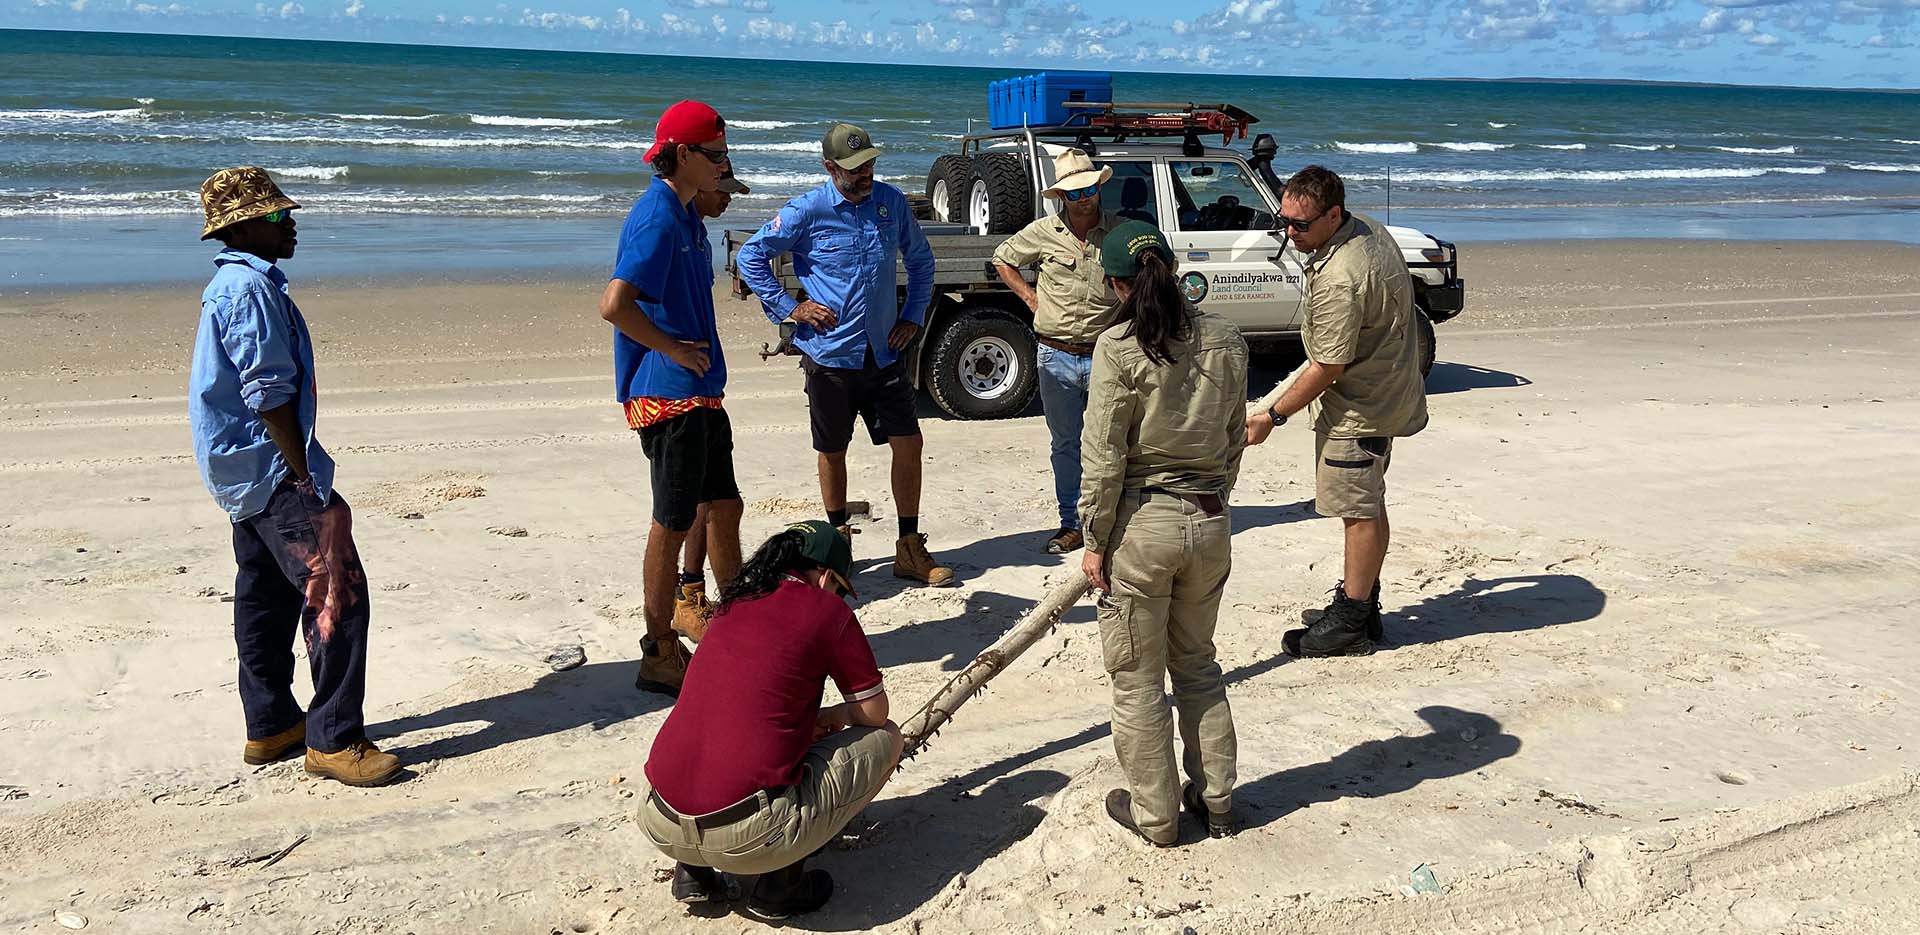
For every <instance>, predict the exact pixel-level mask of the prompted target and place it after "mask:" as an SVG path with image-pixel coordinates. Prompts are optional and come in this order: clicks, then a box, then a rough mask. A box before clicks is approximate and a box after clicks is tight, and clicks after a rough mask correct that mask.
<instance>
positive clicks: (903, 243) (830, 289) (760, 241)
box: [737, 181, 934, 370]
mask: <svg viewBox="0 0 1920 935" xmlns="http://www.w3.org/2000/svg"><path fill="white" fill-rule="evenodd" d="M782 253H791V254H793V271H794V274H795V275H796V276H798V277H799V279H800V285H801V286H802V287H804V288H805V289H806V290H807V297H808V298H810V299H812V300H813V301H815V302H818V303H820V304H821V305H824V306H826V307H827V308H830V309H832V310H833V313H834V315H835V316H836V317H837V318H838V319H839V321H838V322H837V323H836V324H835V325H834V326H833V327H832V328H831V329H829V330H827V331H825V332H816V331H815V330H814V329H813V328H811V327H809V326H807V325H801V326H799V328H798V329H797V330H796V331H795V332H794V336H793V343H794V346H796V347H798V348H800V350H801V352H802V353H804V354H806V355H807V356H808V357H810V358H812V359H813V360H814V361H815V362H816V363H819V364H822V365H825V366H828V367H837V368H841V369H845V370H859V369H861V368H862V367H863V366H865V364H866V360H867V354H868V352H869V351H871V352H872V354H873V361H874V363H875V364H877V365H878V366H881V367H885V366H887V365H888V364H891V363H893V362H894V360H895V359H896V358H898V357H899V356H900V355H899V354H898V353H896V352H895V351H894V349H893V348H891V347H888V346H887V336H888V335H889V334H891V333H892V331H893V326H894V325H895V324H897V323H899V322H902V321H910V322H913V323H914V324H916V325H920V324H924V323H925V322H926V320H927V305H928V303H930V302H932V301H933V269H934V267H933V248H932V247H929V246H928V245H927V238H926V235H924V234H922V233H921V232H920V222H919V221H916V220H914V219H913V209H912V208H911V207H910V206H908V204H907V196H906V195H904V194H902V193H901V191H900V189H897V188H895V187H893V186H891V185H888V184H887V183H885V182H875V183H873V194H871V195H868V196H867V198H866V200H865V201H862V202H860V203H859V204H854V203H853V202H850V201H848V200H847V198H846V196H845V195H842V194H840V190H839V189H838V188H835V187H834V184H833V183H832V182H831V181H829V182H827V183H826V184H825V185H822V186H820V187H819V188H816V189H814V190H813V191H810V192H807V193H806V194H804V195H801V196H800V197H798V198H795V199H793V200H792V201H789V202H787V206H786V207H784V208H782V209H780V213H779V214H777V215H775V216H774V218H773V220H771V221H768V222H767V223H766V226H765V227H762V228H760V232H759V233H757V234H754V235H753V238H752V239H751V240H748V241H747V242H746V244H745V245H743V246H742V247H741V248H740V253H739V256H738V257H737V262H738V264H739V267H740V278H741V279H743V280H745V281H746V283H747V286H748V287H749V288H751V289H752V290H753V292H754V294H755V295H757V296H759V297H760V304H761V307H762V308H763V309H765V310H766V313H767V317H768V318H771V319H773V321H774V322H775V323H779V322H782V321H785V320H787V318H788V317H790V316H792V315H793V310H794V308H795V306H797V305H799V304H800V303H799V302H798V301H796V300H795V299H794V297H793V296H792V295H790V294H788V292H787V290H786V287H785V286H782V285H781V284H780V277H778V276H776V275H774V273H773V259H774V257H777V256H779V255H780V254H782ZM901 258H905V260H906V267H907V299H906V304H905V305H904V306H902V305H901V304H900V303H899V288H900V287H899V284H898V279H897V276H896V273H895V270H897V269H898V268H899V263H900V260H901Z"/></svg>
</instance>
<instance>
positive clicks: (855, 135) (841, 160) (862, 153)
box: [820, 123, 880, 170]
mask: <svg viewBox="0 0 1920 935" xmlns="http://www.w3.org/2000/svg"><path fill="white" fill-rule="evenodd" d="M820 154H821V155H822V156H825V157H827V158H828V159H831V160H833V163H834V165H837V166H839V167H840V168H842V169H847V170H853V169H858V168H860V167H861V166H864V165H866V164H867V163H869V162H872V161H873V160H875V159H876V158H879V156H880V148H879V147H877V146H875V145H873V137H872V135H870V134H868V133H867V131H865V130H862V129H860V128H859V127H856V126H854V125H853V124H851V123H836V124H834V125H833V129H831V130H828V131H827V136H826V138H825V139H822V140H821V141H820Z"/></svg>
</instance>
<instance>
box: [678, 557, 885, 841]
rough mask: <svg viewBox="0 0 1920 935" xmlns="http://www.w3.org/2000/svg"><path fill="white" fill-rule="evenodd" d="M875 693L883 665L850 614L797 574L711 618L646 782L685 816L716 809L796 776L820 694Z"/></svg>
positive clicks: (851, 696)
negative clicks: (828, 690)
mask: <svg viewBox="0 0 1920 935" xmlns="http://www.w3.org/2000/svg"><path fill="white" fill-rule="evenodd" d="M829 677H831V678H832V679H833V684H834V685H835V686H836V687H837V688H839V689H840V694H841V695H842V696H844V697H845V698H846V700H848V701H861V700H864V699H867V698H871V697H873V696H874V695H877V694H879V693H880V691H881V689H882V687H883V686H882V684H881V679H880V667H879V666H878V665H876V664H875V663H874V661H873V647H871V646H869V645H867V635H866V634H865V633H863V632H861V630H860V623H859V621H857V620H855V619H854V618H853V610H852V609H851V608H849V607H848V606H847V605H846V602H844V601H842V600H840V599H839V598H838V597H835V596H833V595H832V594H829V593H827V592H826V591H823V590H821V589H819V588H816V587H814V586H812V585H810V584H807V583H806V582H803V581H800V580H799V579H796V578H788V579H787V580H786V581H783V582H781V584H780V586H779V587H778V588H775V589H774V591H773V593H772V594H769V595H767V596H766V597H762V598H757V599H755V600H751V601H739V602H736V603H734V604H731V605H729V606H728V607H727V609H726V611H725V612H724V613H721V614H719V615H718V616H716V617H714V618H713V621H712V623H711V624H710V625H709V626H708V628H707V635H706V637H705V638H704V639H702V640H701V641H700V651H699V652H697V653H694V654H693V660H692V661H691V662H689V663H688V664H687V677H686V681H685V682H684V683H683V684H682V685H681V687H680V697H679V698H678V699H677V700H675V701H674V703H673V713H671V714H669V715H667V723H666V724H664V725H662V726H661V728H660V733H659V734H657V735H655V736H654V738H653V750H652V751H651V752H650V753H648V755H647V766H646V773H647V781H648V782H649V783H652V785H653V790H654V791H655V792H657V793H659V795H660V798H662V799H665V800H666V803H667V804H668V805H670V806H673V810H674V811H677V812H679V813H681V814H683V815H704V814H706V813H708V812H713V811H718V810H720V809H722V808H725V807H727V806H729V805H732V804H733V803H735V802H738V801H740V800H741V799H744V798H746V797H747V796H750V795H752V794H754V793H755V792H757V791H759V790H761V789H777V788H780V787H782V786H789V785H792V784H793V783H795V782H797V781H798V780H799V779H800V761H801V760H802V759H803V758H805V757H806V755H807V748H809V747H811V746H812V745H813V727H814V722H815V721H816V720H817V719H818V718H819V716H820V693H821V691H822V689H824V688H825V687H826V681H827V679H828V678H829Z"/></svg>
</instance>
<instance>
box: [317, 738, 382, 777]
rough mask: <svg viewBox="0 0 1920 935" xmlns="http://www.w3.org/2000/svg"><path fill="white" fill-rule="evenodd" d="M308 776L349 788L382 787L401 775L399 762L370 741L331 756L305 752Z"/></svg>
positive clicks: (355, 744)
mask: <svg viewBox="0 0 1920 935" xmlns="http://www.w3.org/2000/svg"><path fill="white" fill-rule="evenodd" d="M307 772H309V773H311V774H313V775H315V776H324V777H326V778H328V779H332V780H336V781H338V782H343V783H346V784H347V785H349V786H384V785H386V784H387V783H390V782H392V781H393V780H394V779H395V778H396V777H398V776H399V775H400V758H399V757H397V756H394V755H393V754H391V753H381V752H380V748H379V747H376V746H374V745H373V742H372V741H370V740H362V741H359V742H357V743H353V744H349V745H348V746H347V748H346V749H345V750H339V751H336V752H333V753H322V752H320V751H318V750H314V749H312V748H308V750H307Z"/></svg>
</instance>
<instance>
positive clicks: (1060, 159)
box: [1040, 149, 1113, 199]
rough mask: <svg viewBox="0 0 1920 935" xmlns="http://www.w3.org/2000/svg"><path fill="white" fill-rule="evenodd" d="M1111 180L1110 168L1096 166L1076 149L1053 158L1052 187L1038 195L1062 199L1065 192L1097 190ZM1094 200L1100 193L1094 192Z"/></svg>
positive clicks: (1111, 169)
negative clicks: (1087, 189) (1089, 188)
mask: <svg viewBox="0 0 1920 935" xmlns="http://www.w3.org/2000/svg"><path fill="white" fill-rule="evenodd" d="M1111 178H1113V167H1112V166H1096V165H1094V164H1093V159H1092V158H1091V157H1089V156H1088V155H1087V154H1086V153H1083V152H1081V151H1080V150H1077V149H1069V150H1066V151H1065V152H1062V153H1060V154H1059V155H1057V156H1055V157H1053V187H1052V188H1049V189H1047V190H1046V191H1043V192H1041V193H1040V194H1042V195H1045V196H1047V197H1048V198H1062V197H1064V196H1065V194H1066V193H1067V192H1071V191H1077V190H1082V189H1086V188H1088V187H1093V188H1096V189H1097V188H1098V187H1099V186H1101V185H1105V184H1107V180H1108V179H1111ZM1093 197H1094V198H1096V199H1097V198H1099V197H1100V193H1099V192H1098V191H1095V192H1094V193H1093Z"/></svg>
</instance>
